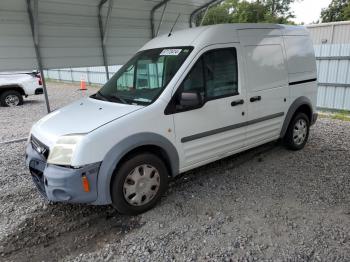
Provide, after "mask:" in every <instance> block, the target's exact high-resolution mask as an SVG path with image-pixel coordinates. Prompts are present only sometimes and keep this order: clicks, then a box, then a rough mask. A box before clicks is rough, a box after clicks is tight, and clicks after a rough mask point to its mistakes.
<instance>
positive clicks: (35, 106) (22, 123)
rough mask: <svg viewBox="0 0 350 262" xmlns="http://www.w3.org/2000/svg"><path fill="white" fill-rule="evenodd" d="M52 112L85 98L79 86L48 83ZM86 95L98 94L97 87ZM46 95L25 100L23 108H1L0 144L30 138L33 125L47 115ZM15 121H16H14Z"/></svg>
mask: <svg viewBox="0 0 350 262" xmlns="http://www.w3.org/2000/svg"><path fill="white" fill-rule="evenodd" d="M47 85H48V93H49V99H50V107H51V110H55V109H57V108H60V107H62V106H64V105H66V104H69V103H70V102H72V101H74V100H77V99H79V98H81V97H82V96H83V93H82V91H80V90H79V84H76V83H75V84H72V83H57V82H48V83H47ZM87 89H88V90H87V91H85V93H84V94H85V95H90V94H94V93H96V92H97V90H98V88H97V87H91V86H87ZM46 113H47V112H46V105H45V99H44V95H38V96H29V97H28V98H24V103H23V105H22V106H18V107H13V108H4V107H0V127H1V130H0V143H1V142H2V141H8V140H12V139H17V138H23V137H26V136H28V133H29V131H30V128H31V127H32V125H33V124H34V123H35V122H36V121H38V120H39V119H40V118H42V117H43V116H45V114H46ZM14 119H15V121H14Z"/></svg>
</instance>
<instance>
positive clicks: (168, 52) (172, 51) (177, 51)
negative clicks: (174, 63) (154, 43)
mask: <svg viewBox="0 0 350 262" xmlns="http://www.w3.org/2000/svg"><path fill="white" fill-rule="evenodd" d="M181 51H182V49H164V50H163V51H162V52H161V53H160V55H178V54H180V53H181Z"/></svg>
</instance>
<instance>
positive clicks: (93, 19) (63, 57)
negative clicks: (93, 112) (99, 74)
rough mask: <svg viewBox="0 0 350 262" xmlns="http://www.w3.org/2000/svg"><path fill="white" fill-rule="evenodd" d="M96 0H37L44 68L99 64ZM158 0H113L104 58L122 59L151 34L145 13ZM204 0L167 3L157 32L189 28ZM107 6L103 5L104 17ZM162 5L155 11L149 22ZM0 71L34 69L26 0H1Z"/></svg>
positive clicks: (112, 61) (157, 17) (157, 15)
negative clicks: (173, 26) (194, 13)
mask: <svg viewBox="0 0 350 262" xmlns="http://www.w3.org/2000/svg"><path fill="white" fill-rule="evenodd" d="M99 2H100V1H99V0H74V1H70V0H39V1H38V28H39V30H38V35H39V40H40V51H41V56H42V61H43V67H44V68H62V67H78V66H98V65H103V58H102V50H101V42H100V31H99V24H98V15H97V14H98V4H99ZM160 2H162V1H160V0H132V1H131V0H114V4H113V9H112V12H111V19H110V22H109V29H108V32H107V35H108V37H107V39H106V45H105V46H106V52H107V62H108V64H110V65H113V64H123V63H125V62H126V60H127V59H128V58H129V57H130V56H131V55H132V54H134V53H135V51H137V50H138V49H139V48H140V47H141V46H142V45H143V44H144V43H145V42H147V41H148V40H150V39H151V25H150V16H151V10H152V8H153V7H154V6H156V5H157V4H159V3H160ZM210 2H211V1H209V0H189V1H186V0H171V1H169V2H168V4H167V7H166V11H165V14H164V20H163V23H162V24H161V26H160V34H162V33H166V32H168V31H169V30H170V28H171V26H172V25H173V23H174V21H175V20H176V18H177V16H178V14H180V18H179V21H178V23H177V25H176V27H175V30H178V29H183V28H187V27H189V19H190V15H191V13H192V12H193V11H195V10H196V9H198V8H199V7H201V6H203V5H205V4H208V3H210ZM107 10H108V6H107V5H106V6H103V8H102V16H103V19H104V20H105V18H106V16H107ZM162 11H163V8H159V9H158V10H157V11H156V12H155V25H156V27H157V25H158V22H159V21H160V18H161V14H162ZM0 35H1V37H0V71H5V70H6V71H9V70H27V69H33V68H37V61H36V56H35V50H34V45H33V39H32V34H31V28H30V21H29V17H28V13H27V7H26V0H1V3H0Z"/></svg>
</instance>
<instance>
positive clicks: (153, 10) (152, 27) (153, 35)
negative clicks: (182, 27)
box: [150, 0, 170, 38]
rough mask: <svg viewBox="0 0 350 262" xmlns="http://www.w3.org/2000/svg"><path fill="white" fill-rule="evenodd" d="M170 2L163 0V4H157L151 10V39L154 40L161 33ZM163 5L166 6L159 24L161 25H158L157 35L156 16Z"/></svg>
mask: <svg viewBox="0 0 350 262" xmlns="http://www.w3.org/2000/svg"><path fill="white" fill-rule="evenodd" d="M168 2H170V0H163V1H162V2H160V3H158V4H156V5H155V6H154V7H153V8H152V10H151V19H150V22H151V38H154V37H155V36H156V35H158V33H159V29H160V25H161V23H162V22H163V16H164V13H165V8H166V5H167V4H168ZM163 5H165V7H164V9H163V13H162V17H161V19H160V22H159V25H158V29H157V34H156V32H155V30H154V14H155V12H156V11H157V10H158V9H159V8H161V7H162V6H163Z"/></svg>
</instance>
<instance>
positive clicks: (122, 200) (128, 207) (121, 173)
mask: <svg viewBox="0 0 350 262" xmlns="http://www.w3.org/2000/svg"><path fill="white" fill-rule="evenodd" d="M140 165H149V166H152V167H154V168H156V170H157V171H158V174H159V180H160V183H159V186H158V191H157V192H156V193H155V195H154V196H153V198H152V199H150V200H149V202H148V203H147V204H144V205H138V206H135V205H132V204H130V203H128V201H127V200H126V197H125V196H124V183H125V182H126V178H127V177H128V175H129V174H131V172H132V171H133V170H134V169H135V168H136V167H138V166H140ZM168 176H169V174H168V170H167V168H166V166H165V164H164V162H163V161H162V160H161V159H160V158H159V157H157V156H156V155H154V154H151V153H140V154H137V155H134V156H132V157H130V158H128V159H126V160H125V161H124V162H123V163H122V164H121V165H120V167H119V168H117V169H116V170H115V172H114V174H113V178H112V182H111V198H112V205H113V207H114V208H115V209H117V211H118V212H120V213H122V214H126V215H137V214H140V213H143V212H145V211H147V210H149V209H151V208H152V207H154V206H155V205H156V204H157V202H158V200H159V199H160V198H161V196H162V195H163V194H164V193H165V191H166V190H167V187H168ZM125 192H126V191H125ZM141 195H142V194H141ZM142 198H143V197H142ZM129 201H131V200H129Z"/></svg>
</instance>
